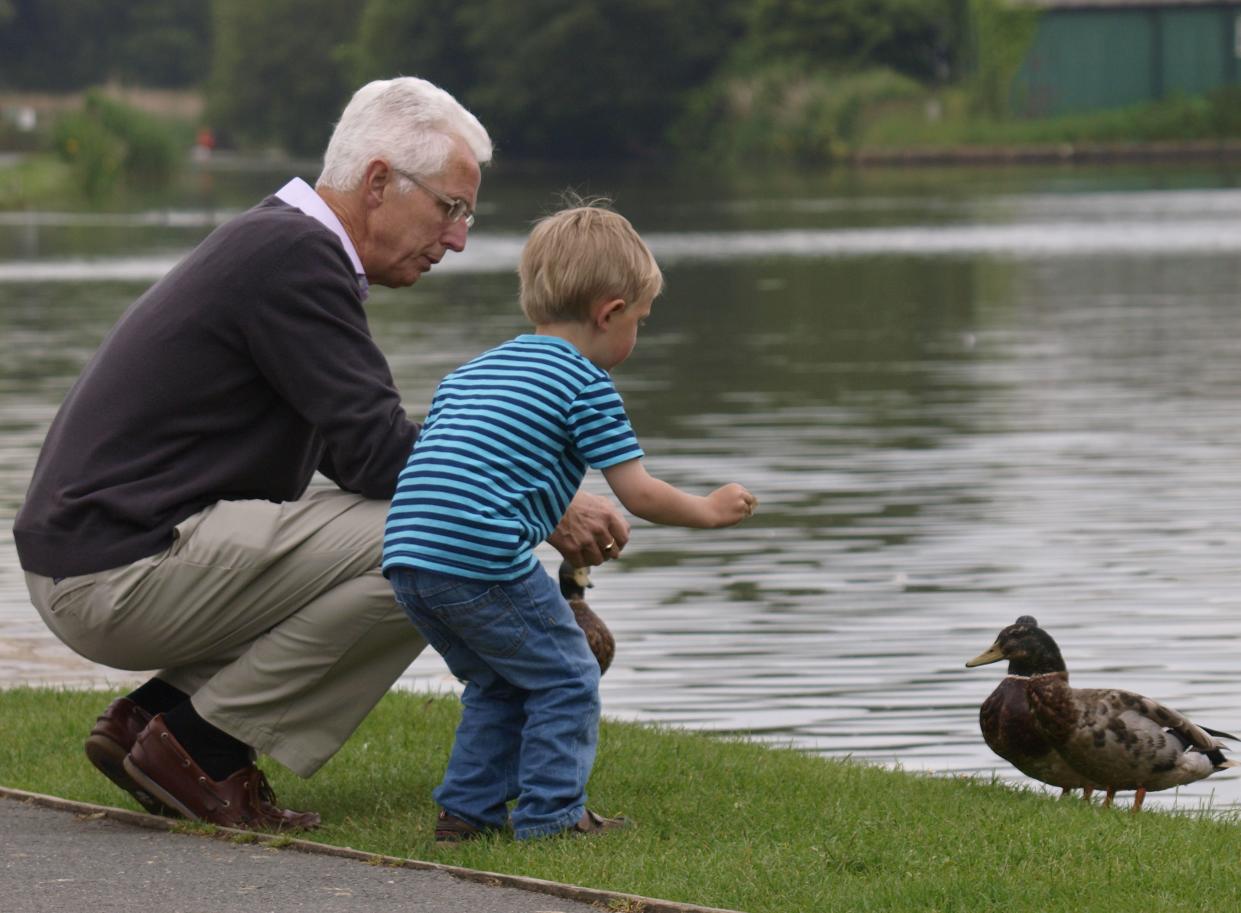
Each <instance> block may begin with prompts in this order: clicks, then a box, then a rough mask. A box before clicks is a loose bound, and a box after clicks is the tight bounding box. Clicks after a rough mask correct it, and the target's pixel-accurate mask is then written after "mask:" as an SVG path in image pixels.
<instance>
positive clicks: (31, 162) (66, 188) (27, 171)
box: [0, 153, 76, 211]
mask: <svg viewBox="0 0 1241 913" xmlns="http://www.w3.org/2000/svg"><path fill="white" fill-rule="evenodd" d="M75 193H76V191H75V190H74V188H73V175H72V174H71V173H70V169H69V166H68V165H66V164H65V163H63V162H61V161H60V160H59V159H57V158H56V157H55V156H52V155H50V154H47V153H39V154H32V155H28V156H22V157H20V158H16V159H14V160H12V161H10V162H7V163H6V162H3V161H0V211H3V210H6V209H23V208H25V207H28V206H33V205H35V204H44V205H46V204H48V203H51V202H61V201H65V200H69V199H73V198H74V195H75Z"/></svg>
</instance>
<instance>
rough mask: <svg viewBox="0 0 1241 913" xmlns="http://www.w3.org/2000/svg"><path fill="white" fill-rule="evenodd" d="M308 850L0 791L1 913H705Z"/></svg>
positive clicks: (528, 881) (666, 904) (423, 865)
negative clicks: (615, 912)
mask: <svg viewBox="0 0 1241 913" xmlns="http://www.w3.org/2000/svg"><path fill="white" fill-rule="evenodd" d="M56 806H59V807H56ZM153 824H154V826H152V825H153ZM301 848H303V849H306V850H307V851H305V852H301V851H299V849H298V845H297V844H294V845H293V846H289V847H284V848H280V849H276V848H272V847H268V846H264V845H262V844H258V843H235V842H233V841H232V840H229V839H219V838H212V837H206V836H202V835H197V834H185V833H176V832H170V831H169V830H167V829H166V827H165V826H163V824H162V821H161V819H151V818H150V816H147V815H139V814H137V813H135V812H127V811H123V810H120V809H107V808H103V807H101V806H88V805H83V804H80V803H70V802H66V801H64V800H57V799H54V798H52V797H44V796H37V797H36V796H32V795H31V794H25V793H20V792H18V791H15V790H2V789H0V910H3V911H4V913H131V911H133V910H152V911H159V913H234V911H236V913H243V911H244V913H294V911H313V913H357V911H365V913H386V911H413V913H600V910H607V909H609V906H610V904H616V906H619V907H620V908H621V909H625V908H626V907H625V905H624V904H623V903H621V902H622V901H624V900H629V901H630V903H629V905H628V908H629V909H643V910H646V911H651V913H660V911H665V913H692V911H702V910H706V908H703V907H694V906H688V905H683V904H676V903H670V902H668V901H656V900H651V899H649V898H634V897H630V896H629V895H617V894H608V893H605V892H597V891H590V890H588V889H584V888H575V887H572V886H569V885H556V884H554V883H551V882H541V881H535V880H533V879H519V878H512V877H511V876H495V877H494V878H493V877H489V876H487V875H486V874H485V873H479V872H473V871H469V870H465V869H454V868H453V867H450V866H437V865H434V864H431V863H419V862H414V861H410V860H395V859H392V860H386V861H387V863H388V864H381V865H375V864H368V863H367V861H366V860H367V858H368V857H366V856H365V855H364V854H361V853H355V852H353V851H339V850H338V851H332V850H330V849H326V848H325V849H323V850H316V849H315V848H314V847H308V846H305V845H303V846H302V847H301ZM334 852H336V853H342V854H344V855H335V854H334ZM370 858H371V859H372V860H373V857H370ZM402 862H403V863H404V865H401V863H402ZM496 881H500V882H507V884H505V883H495V882H496ZM516 884H522V885H523V886H524V887H525V888H526V889H524V890H523V889H522V888H519V887H516V886H514V885H516ZM638 900H641V901H644V902H645V904H646V906H644V907H639V906H637V905H636V904H635V903H634V901H638ZM613 909H615V907H613Z"/></svg>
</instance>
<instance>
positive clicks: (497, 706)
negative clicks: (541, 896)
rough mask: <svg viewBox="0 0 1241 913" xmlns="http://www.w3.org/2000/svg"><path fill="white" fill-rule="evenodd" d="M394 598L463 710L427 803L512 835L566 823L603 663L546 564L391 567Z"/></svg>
mask: <svg viewBox="0 0 1241 913" xmlns="http://www.w3.org/2000/svg"><path fill="white" fill-rule="evenodd" d="M389 579H390V580H391V582H392V588H393V589H394V590H395V591H396V598H397V601H398V602H399V603H400V604H401V605H402V606H403V607H404V608H405V612H406V614H408V615H409V617H410V619H411V620H412V621H413V622H414V624H415V625H417V626H418V630H419V631H420V632H422V635H423V636H424V637H425V638H426V639H427V642H428V643H430V644H431V646H433V647H434V648H435V649H436V650H437V651H438V652H439V654H440V655H441V656H443V657H444V662H445V663H447V664H448V668H449V669H450V670H451V671H452V674H453V675H455V676H456V677H457V678H459V679H461V680H462V681H463V682H465V692H464V693H463V694H462V696H461V703H462V705H463V710H462V713H461V723H460V725H459V726H458V727H457V738H456V741H455V742H454V743H453V747H452V756H451V757H450V758H449V761H448V770H447V771H446V772H445V774H444V780H443V782H442V783H440V785H439V787H437V788H436V790H435V793H434V796H435V801H436V802H438V803H439V805H440V807H441V808H443V809H444V810H445V811H447V812H448V813H449V814H452V815H456V816H457V817H458V818H461V819H462V820H464V821H468V822H469V823H470V824H473V825H474V826H475V827H483V828H491V827H494V828H500V827H503V826H504V825H505V823H506V821H507V820H509V815H508V807H507V803H508V802H509V801H511V800H513V799H516V800H517V803H516V805H515V806H514V808H513V813H512V817H511V820H512V824H513V833H514V835H515V836H516V837H517V839H519V840H522V839H526V838H528V837H540V836H544V835H547V834H555V833H558V832H560V831H563V830H566V829H567V828H569V827H572V826H573V825H574V824H575V823H576V822H577V821H578V819H580V818H581V817H582V814H583V813H584V811H585V809H586V781H587V779H589V777H590V770H591V767H592V766H593V765H594V762H595V747H596V745H597V743H598V740H599V664H598V662H597V661H596V660H595V657H594V654H593V653H591V652H590V647H589V646H588V645H587V643H586V635H584V634H583V633H582V629H581V628H579V627H578V625H577V622H576V621H575V620H574V618H573V611H572V610H571V609H570V608H569V606H568V603H566V602H565V600H564V597H562V596H561V595H560V590H559V589H558V588H557V586H556V584H555V582H553V581H552V579H551V577H549V576H548V575H547V573H546V572H545V571H544V570H543V569H542V568H536V569H535V570H534V571H532V572H531V573H530V574H528V575H526V576H525V577H523V578H521V579H520V580H514V581H506V582H503V583H496V582H492V581H479V580H466V579H464V578H460V577H448V576H445V575H442V574H436V573H433V572H431V571H422V570H414V569H412V568H400V567H398V568H394V569H393V570H392V571H390V572H389Z"/></svg>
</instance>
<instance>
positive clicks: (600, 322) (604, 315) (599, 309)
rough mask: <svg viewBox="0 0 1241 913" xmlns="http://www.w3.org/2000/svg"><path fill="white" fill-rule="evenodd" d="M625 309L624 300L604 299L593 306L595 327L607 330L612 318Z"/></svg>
mask: <svg viewBox="0 0 1241 913" xmlns="http://www.w3.org/2000/svg"><path fill="white" fill-rule="evenodd" d="M624 309H625V299H624V298H605V299H603V300H602V301H600V302H599V303H598V304H596V305H595V321H594V323H595V326H596V327H597V328H598V329H600V330H604V329H607V326H608V324H609V323H611V321H612V318H613V317H615V316H616V315H617V314H619V313H620V312H621V311H623V310H624Z"/></svg>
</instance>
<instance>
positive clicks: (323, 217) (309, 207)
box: [276, 178, 370, 301]
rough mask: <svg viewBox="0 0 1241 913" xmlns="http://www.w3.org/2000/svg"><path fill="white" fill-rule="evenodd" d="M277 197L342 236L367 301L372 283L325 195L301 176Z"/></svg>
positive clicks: (364, 298) (341, 241)
mask: <svg viewBox="0 0 1241 913" xmlns="http://www.w3.org/2000/svg"><path fill="white" fill-rule="evenodd" d="M276 198H277V199H279V200H281V201H283V202H285V203H288V204H289V205H290V206H294V207H296V208H298V209H300V210H301V211H302V212H304V213H306V215H308V216H310V217H311V218H312V219H316V220H317V221H319V222H321V223H323V225H324V226H325V227H326V228H329V229H331V231H332V232H333V233H334V234H335V235H336V237H338V238H340V243H341V244H343V245H344V247H345V253H346V254H348V255H349V262H350V263H352V264H353V271H354V272H355V273H357V274H358V287H359V288H360V289H361V290H362V300H363V301H365V300H366V296H367V294H368V292H369V290H370V283H368V282H367V281H366V270H365V269H363V268H362V260H361V258H360V257H358V251H357V249H356V248H355V247H354V246H353V241H352V240H351V239H350V238H349V233H348V232H347V231H345V226H344V225H341V224H340V219H338V218H336V213H334V212H332V209H331V207H330V206H328V204H327V203H325V202H324V201H323V197H321V196H319V194H317V193H315V189H314V188H313V187H311V186H310V185H309V184H307V183H306V182H305V181H303V180H302V179H301V178H294V179H293V180H291V181H289V183H287V184H285V185H284V186H283V187H281V188H280V189H279V190H277V191H276Z"/></svg>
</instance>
